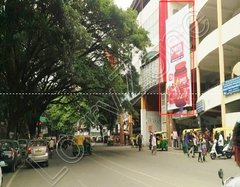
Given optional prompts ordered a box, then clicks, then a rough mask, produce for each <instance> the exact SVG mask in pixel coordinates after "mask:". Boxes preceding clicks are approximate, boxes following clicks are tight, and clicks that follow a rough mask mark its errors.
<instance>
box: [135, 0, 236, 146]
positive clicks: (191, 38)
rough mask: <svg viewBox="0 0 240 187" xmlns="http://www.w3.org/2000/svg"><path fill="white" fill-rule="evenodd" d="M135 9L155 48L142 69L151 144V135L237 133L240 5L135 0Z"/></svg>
mask: <svg viewBox="0 0 240 187" xmlns="http://www.w3.org/2000/svg"><path fill="white" fill-rule="evenodd" d="M131 7H132V8H133V9H135V10H137V11H138V13H139V14H138V22H139V25H141V26H142V27H143V28H145V29H146V30H147V31H149V38H150V39H151V41H152V44H153V46H152V47H151V48H149V49H148V52H149V56H150V57H148V58H147V60H145V61H142V60H141V65H140V68H139V72H140V77H141V78H140V80H141V82H140V83H141V86H142V89H143V93H144V94H142V96H141V120H140V123H141V133H142V134H143V137H144V139H145V143H147V142H148V137H149V136H148V134H149V131H156V130H166V131H168V132H169V134H170V132H172V131H173V130H177V132H178V134H179V135H181V132H182V130H183V129H186V128H202V130H204V129H205V128H208V129H210V130H211V129H213V128H216V127H229V128H232V127H233V126H234V124H235V122H236V121H237V120H239V119H240V77H239V71H240V67H239V64H240V63H238V62H239V61H240V27H238V26H237V25H238V22H239V20H240V1H238V0H228V1H222V0H189V1H184V2H183V1H179V0H171V1H169V2H167V1H165V0H150V1H144V0H138V1H137V0H134V1H133V3H132V6H131ZM184 11H185V12H184ZM181 16H182V17H181ZM181 25H182V26H183V28H181ZM184 29H186V30H184ZM186 31H187V32H186ZM174 37H175V38H174ZM172 38H174V39H172ZM181 40H182V41H181ZM157 48H158V50H157ZM156 51H157V53H158V55H156V53H155V52H156ZM151 53H152V54H153V55H152V56H151V55H150V54H151ZM156 56H159V58H157V59H156V58H155V57H156ZM183 57H186V58H183ZM138 59H140V58H138ZM179 60H180V61H179ZM135 63H136V61H135ZM138 63H139V62H138ZM174 63H175V65H174V66H173V64H174ZM157 64H158V67H157ZM171 66H173V67H172V68H175V69H173V72H172V73H171V71H172V70H171ZM183 66H184V69H187V70H184V72H185V73H183V72H182V73H180V71H177V69H178V70H179V67H181V68H182V67H183ZM185 66H186V67H187V68H185ZM169 67H170V68H169ZM187 71H188V74H187ZM169 72H170V73H169ZM179 81H180V82H182V84H179ZM185 93H188V94H185ZM176 98H178V99H176ZM154 104H155V105H154ZM156 107H157V108H158V109H157V110H156ZM149 112H150V113H149ZM157 115H158V117H157ZM148 116H154V119H155V121H158V123H156V124H157V125H155V123H154V125H152V124H151V123H150V121H151V120H148ZM156 119H159V120H156ZM153 121H154V120H153Z"/></svg>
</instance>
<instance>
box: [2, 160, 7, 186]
mask: <svg viewBox="0 0 240 187" xmlns="http://www.w3.org/2000/svg"><path fill="white" fill-rule="evenodd" d="M6 166H7V164H6V163H5V162H4V161H0V187H2V184H3V175H2V167H6Z"/></svg>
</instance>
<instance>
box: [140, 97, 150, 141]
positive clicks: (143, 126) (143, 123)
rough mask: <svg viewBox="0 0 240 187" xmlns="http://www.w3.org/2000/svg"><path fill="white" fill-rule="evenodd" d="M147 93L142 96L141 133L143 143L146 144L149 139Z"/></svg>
mask: <svg viewBox="0 0 240 187" xmlns="http://www.w3.org/2000/svg"><path fill="white" fill-rule="evenodd" d="M146 97H147V96H146V95H143V96H141V134H142V136H143V144H144V145H146V144H147V142H148V140H147V133H148V130H147V111H146V99H147V98H146Z"/></svg>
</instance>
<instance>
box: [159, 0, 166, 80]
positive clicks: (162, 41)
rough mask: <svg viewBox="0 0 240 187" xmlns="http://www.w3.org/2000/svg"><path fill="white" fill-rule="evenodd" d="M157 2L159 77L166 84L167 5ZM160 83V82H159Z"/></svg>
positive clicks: (163, 0) (162, 1)
mask: <svg viewBox="0 0 240 187" xmlns="http://www.w3.org/2000/svg"><path fill="white" fill-rule="evenodd" d="M165 1H166V0H160V1H159V64H160V65H159V74H160V75H159V76H160V79H159V81H160V80H162V81H163V82H166V48H165V46H166V20H167V17H168V3H167V2H165ZM159 83H160V82H159Z"/></svg>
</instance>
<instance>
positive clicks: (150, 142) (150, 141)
mask: <svg viewBox="0 0 240 187" xmlns="http://www.w3.org/2000/svg"><path fill="white" fill-rule="evenodd" d="M152 137H153V133H152V132H150V137H149V150H151V149H152Z"/></svg>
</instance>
